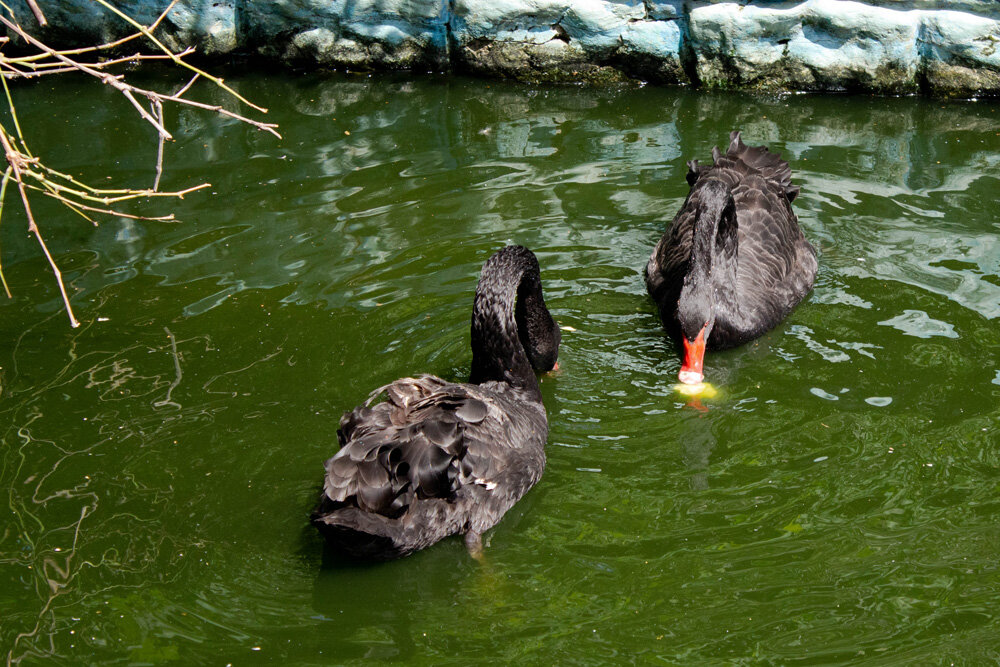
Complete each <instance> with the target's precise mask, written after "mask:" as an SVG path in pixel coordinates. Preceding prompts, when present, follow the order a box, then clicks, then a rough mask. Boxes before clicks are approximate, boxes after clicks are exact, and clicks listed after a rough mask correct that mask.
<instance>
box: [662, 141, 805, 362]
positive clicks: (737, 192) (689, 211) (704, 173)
mask: <svg viewBox="0 0 1000 667" xmlns="http://www.w3.org/2000/svg"><path fill="white" fill-rule="evenodd" d="M730 136H731V141H730V145H729V148H728V150H727V151H726V153H725V154H721V153H720V152H719V150H718V149H717V148H716V149H713V151H712V157H713V164H712V165H705V166H701V165H699V164H698V161H697V160H692V161H691V162H689V163H688V167H689V171H688V175H687V180H688V183H689V184H690V185H691V190H690V192H689V193H688V197H687V199H686V200H685V202H684V205H683V206H682V207H681V210H680V211H679V212H678V214H677V216H676V217H675V218H674V221H673V223H672V224H671V226H670V228H669V229H668V230H667V232H666V233H665V234H664V235H663V237H662V238H661V239H660V242H659V243H658V244H657V246H656V248H655V249H654V251H653V255H652V256H651V257H650V261H649V264H648V266H647V268H646V282H647V286H648V288H649V291H650V294H652V296H653V298H654V299H655V300H656V301H657V303H658V304H659V305H660V307H661V312H663V313H664V315H665V316H664V321H665V323H668V324H670V322H668V320H671V319H672V317H671V316H672V309H673V308H676V305H677V301H678V298H679V297H680V293H681V289H682V286H683V283H684V278H685V276H686V275H687V273H688V269H689V266H690V259H691V252H692V247H693V236H694V229H695V225H696V223H697V221H698V214H697V212H698V210H699V201H700V199H701V198H702V197H704V196H708V195H707V194H706V192H707V191H708V189H709V187H710V185H709V184H710V182H713V181H716V182H719V181H721V182H722V183H724V184H725V185H726V186H728V188H729V189H730V192H731V193H732V196H733V201H734V203H735V212H736V222H737V239H738V246H737V248H738V250H737V255H736V281H735V284H726V285H720V286H719V288H720V289H721V290H722V291H723V292H725V294H724V298H726V299H728V300H730V302H731V303H738V305H739V309H738V311H737V310H736V309H731V310H729V311H720V313H719V317H720V319H719V320H718V321H717V323H716V327H715V329H714V331H715V340H713V341H710V345H711V346H712V347H715V348H721V347H729V346H731V345H735V344H739V343H742V342H745V341H746V340H750V339H752V338H755V337H756V336H759V335H760V334H762V333H764V332H765V331H767V330H768V329H770V328H772V327H773V326H775V325H776V324H777V323H778V322H779V321H780V320H781V319H782V318H783V317H784V316H785V315H787V314H788V312H789V311H791V310H792V309H793V308H794V307H795V305H796V304H798V302H799V301H801V300H802V298H803V297H804V296H805V295H806V294H807V293H808V292H809V289H810V288H811V287H812V284H813V280H814V279H815V275H816V269H817V262H816V252H815V250H814V249H813V247H812V245H810V244H809V242H808V241H807V240H806V238H805V236H804V235H803V234H802V230H801V228H800V227H799V224H798V220H797V218H796V216H795V213H794V212H793V210H792V206H791V203H792V201H793V200H794V199H795V197H796V196H797V195H798V193H799V188H798V186H794V185H792V183H791V179H792V171H791V168H790V167H789V165H788V163H787V162H786V161H784V160H782V159H781V157H780V156H779V155H777V154H775V153H771V152H770V151H769V150H768V149H767V148H766V147H765V146H747V145H746V144H744V143H743V141H742V139H741V137H740V133H739V132H733V133H732V134H731V135H730Z"/></svg>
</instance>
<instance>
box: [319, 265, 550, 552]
mask: <svg viewBox="0 0 1000 667" xmlns="http://www.w3.org/2000/svg"><path fill="white" fill-rule="evenodd" d="M560 338H561V332H560V331H559V327H558V326H557V325H556V322H555V320H554V319H552V316H551V315H550V314H549V311H548V309H547V308H546V307H545V300H544V298H542V283H541V276H540V274H539V267H538V260H537V259H536V258H535V255H534V253H532V252H531V251H530V250H528V249H527V248H523V247H521V246H507V247H506V248H503V249H501V250H500V251H498V252H497V253H496V254H494V255H493V256H492V257H490V258H489V259H488V260H487V261H486V264H485V265H484V266H483V270H482V274H481V276H480V279H479V285H478V286H477V287H476V296H475V300H474V302H473V306H472V374H471V377H470V378H469V382H468V383H459V382H448V381H446V380H442V379H441V378H439V377H435V376H433V375H424V376H421V377H419V378H403V379H401V380H396V381H395V382H393V383H391V384H388V385H386V386H384V387H380V388H378V389H376V390H375V391H374V392H372V394H371V396H370V397H369V398H368V401H367V402H366V403H365V404H364V405H361V406H358V407H357V408H355V409H354V410H353V411H351V412H348V413H345V414H344V416H343V417H342V418H341V420H340V429H339V430H338V431H337V437H338V439H339V441H340V450H339V451H338V452H337V453H336V454H335V455H334V456H333V457H332V458H330V459H329V460H328V461H327V462H326V478H325V480H324V484H323V492H322V494H321V495H320V500H319V504H318V505H317V506H316V509H315V510H314V511H313V513H312V523H313V525H314V526H316V528H318V529H319V531H320V532H321V533H322V534H323V535H324V536H325V537H326V538H327V542H328V543H329V544H330V545H331V546H332V547H333V548H334V549H335V550H337V551H340V552H342V553H345V554H347V555H349V556H353V557H356V558H367V559H375V560H386V559H390V558H398V557H400V556H406V555H407V554H409V553H412V552H413V551H416V550H418V549H422V548H424V547H426V546H429V545H431V544H434V543H435V542H437V541H438V540H441V539H442V538H445V537H447V536H449V535H456V534H458V535H464V536H465V543H466V546H467V547H468V548H469V551H470V553H472V554H473V555H474V556H479V555H480V554H481V553H482V542H481V535H482V534H483V532H485V531H486V530H488V529H490V528H491V527H493V526H494V525H495V524H496V523H497V522H498V521H500V518H501V517H502V516H503V515H504V513H505V512H506V511H507V510H509V509H510V508H511V507H512V506H513V505H514V503H516V502H517V501H518V500H519V499H520V498H521V496H523V495H524V494H525V492H527V491H528V489H530V488H531V487H532V486H534V485H535V483H536V482H537V481H538V480H539V478H540V477H541V476H542V470H543V469H544V468H545V440H546V438H547V437H548V420H547V418H546V415H545V406H544V405H542V394H541V391H540V390H539V386H538V378H537V377H535V371H536V370H537V371H548V370H552V369H553V368H554V367H557V364H556V357H557V356H558V354H559V342H560ZM382 394H385V395H386V399H387V400H385V401H383V402H381V403H375V401H376V400H377V399H378V397H379V396H381V395H382Z"/></svg>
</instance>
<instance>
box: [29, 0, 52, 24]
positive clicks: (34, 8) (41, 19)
mask: <svg viewBox="0 0 1000 667" xmlns="http://www.w3.org/2000/svg"><path fill="white" fill-rule="evenodd" d="M28 7H30V8H31V13H32V14H34V15H35V20H36V21H38V25H42V26H44V25H48V24H49V22H48V21H46V20H45V14H43V13H42V9H41V7H39V6H38V4H37V3H36V2H35V0H28Z"/></svg>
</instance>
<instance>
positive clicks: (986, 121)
mask: <svg viewBox="0 0 1000 667" xmlns="http://www.w3.org/2000/svg"><path fill="white" fill-rule="evenodd" d="M227 80H229V81H230V82H235V84H236V85H237V86H238V87H239V88H240V90H241V91H242V92H243V93H245V94H248V95H249V96H250V97H252V98H253V99H254V100H255V101H257V102H259V103H261V104H263V105H265V106H268V107H270V108H271V113H270V114H269V119H270V120H274V121H275V122H278V123H280V125H281V131H282V133H283V134H284V139H283V140H281V141H279V140H276V139H275V138H273V137H271V136H270V135H266V134H260V133H257V132H255V131H253V130H252V129H249V128H246V127H243V126H240V125H238V124H235V123H232V122H229V121H226V120H222V119H218V118H214V117H210V116H206V115H203V114H201V113H193V112H188V111H179V110H175V111H174V112H173V117H172V118H171V119H170V122H172V123H173V127H175V128H176V130H177V131H176V135H177V138H178V139H177V141H176V142H174V143H173V144H171V145H169V146H168V149H167V157H166V169H167V173H166V178H165V183H164V186H165V187H168V188H182V187H187V186H190V185H193V184H196V183H199V182H202V181H208V182H210V183H211V184H212V188H211V189H210V190H207V191H205V192H203V193H199V194H194V195H190V196H189V197H187V198H186V199H185V200H183V201H180V202H174V203H168V202H159V203H156V204H150V205H139V204H137V205H135V206H133V207H132V208H131V209H130V210H132V211H133V212H136V213H143V214H146V215H161V214H164V213H167V212H169V211H173V212H174V213H175V214H176V215H177V217H178V219H179V222H176V223H143V222H139V223H137V222H133V221H129V220H126V219H111V220H105V221H103V222H102V224H101V225H100V226H99V227H96V228H95V227H92V226H89V225H88V224H87V223H86V222H85V221H82V220H80V219H78V218H71V217H69V216H68V215H67V214H65V213H64V212H63V211H62V210H60V209H59V208H57V207H55V206H52V205H47V204H44V203H41V202H39V203H38V205H37V211H36V213H37V214H38V215H39V218H40V220H42V221H43V222H42V225H43V231H44V232H45V233H46V234H47V235H48V237H49V239H50V243H51V246H52V248H53V250H54V252H55V253H56V256H57V258H58V261H59V262H60V264H61V266H62V268H63V269H64V272H65V275H66V277H67V280H68V282H69V285H70V286H71V289H72V292H73V304H74V306H75V308H76V312H77V316H78V317H79V318H80V319H81V320H82V321H83V326H81V327H80V328H79V329H77V330H73V329H71V328H70V327H69V326H68V322H67V318H66V316H65V314H64V313H63V312H62V311H61V302H60V300H59V298H58V293H57V292H56V288H55V285H54V283H53V281H52V279H51V275H50V273H49V272H48V269H47V265H46V264H45V262H44V260H43V259H42V258H41V256H40V253H39V251H38V249H37V248H36V247H35V246H34V245H33V242H32V241H31V239H30V238H29V237H28V236H27V235H26V233H25V231H24V223H23V220H21V219H20V218H19V217H18V214H17V212H15V210H14V209H15V208H16V207H10V209H8V210H6V211H5V213H4V219H3V224H2V227H0V247H2V249H3V255H2V259H3V263H4V269H5V272H6V276H7V279H8V281H9V282H10V284H11V287H12V289H13V290H14V297H15V298H14V299H13V300H10V301H7V300H3V301H0V433H2V438H3V439H2V449H0V488H3V489H4V490H5V492H4V496H5V498H6V502H5V503H4V505H5V506H4V508H3V519H2V521H0V608H2V609H3V620H2V621H0V648H2V650H3V656H4V657H5V658H6V659H7V661H8V662H11V663H15V664H67V665H69V664H73V665H76V664H87V663H89V664H119V663H129V664H165V663H171V662H176V663H178V664H220V665H224V664H229V663H231V664H233V665H242V664H261V663H270V664H303V665H306V664H315V665H325V664H342V663H356V662H357V663H360V662H371V661H383V660H384V661H390V660H397V661H404V660H405V661H411V662H415V663H418V664H432V663H433V664H469V663H472V662H483V661H495V662H499V663H513V662H515V661H516V662H525V661H528V662H529V663H532V664H552V663H554V662H563V663H569V662H572V663H576V664H607V663H610V662H633V663H641V664H703V663H705V662H737V663H756V662H772V663H781V664H789V663H794V664H830V663H868V664H912V663H914V662H927V663H933V664H937V663H942V662H945V661H955V662H958V663H966V664H968V663H977V662H980V663H981V662H994V661H997V660H998V659H1000V641H998V640H997V637H998V636H1000V618H998V611H997V610H998V609H1000V604H998V603H1000V590H998V589H1000V573H998V566H997V562H998V560H1000V481H998V480H1000V476H998V471H1000V470H998V469H1000V455H998V452H997V440H998V438H997V435H998V426H1000V424H998V419H1000V410H998V407H997V406H998V399H1000V352H998V350H1000V327H998V321H997V320H998V318H1000V241H998V238H1000V236H998V225H997V219H996V196H997V192H998V191H1000V190H998V185H1000V132H998V131H997V128H998V127H1000V114H998V112H997V108H998V106H1000V105H998V104H996V103H994V102H979V103H970V102H935V101H927V100H918V99H881V98H864V97H847V96H843V97H839V96H806V95H800V96H791V97H765V98H758V97H747V96H736V95H721V94H710V93H705V92H691V91H683V90H664V89H657V88H651V87H647V88H640V89H622V90H592V89H579V88H535V87H526V86H518V85H508V84H497V83H489V82H481V81H468V80H462V79H422V80H415V81H414V80H406V79H395V78H390V77H381V78H364V77H340V78H319V77H313V76H301V77H298V78H292V77H289V76H286V75H276V76H254V77H251V76H243V77H230V78H229V79H227ZM15 93H16V95H17V98H16V99H17V100H18V101H19V105H20V106H19V110H20V113H21V114H22V117H23V118H31V119H32V121H31V123H32V130H31V131H32V133H33V134H32V135H29V136H31V137H33V138H32V147H33V149H34V150H35V151H36V152H37V153H39V154H42V155H44V156H47V157H48V159H49V160H50V161H51V162H52V163H53V165H54V166H56V165H58V166H59V168H60V169H61V170H63V171H67V172H70V173H73V174H74V175H83V176H85V177H87V178H89V179H90V180H91V181H101V182H109V183H115V184H133V185H146V184H148V183H151V182H152V178H153V166H154V162H155V154H156V145H155V141H154V138H153V137H152V134H151V132H150V131H149V130H148V129H147V127H145V126H144V125H143V124H142V123H141V121H139V120H137V119H136V118H134V117H133V116H134V114H132V113H131V112H130V108H129V107H128V106H127V105H126V104H124V103H122V102H121V101H120V100H118V99H116V98H115V97H114V96H113V95H111V94H110V93H106V92H103V91H101V90H98V89H97V88H95V87H93V86H91V85H89V84H86V83H81V82H73V81H62V82H46V83H41V84H37V85H34V86H31V87H26V88H24V89H21V90H17V91H15ZM203 94H204V95H206V96H207V97H211V92H210V91H207V90H206V91H204V92H203ZM52 109H73V110H74V111H77V112H79V115H78V116H70V117H69V118H64V117H58V118H52V117H51V110H52ZM733 128H740V129H742V130H743V132H744V138H745V139H746V141H747V142H748V143H751V144H756V143H766V144H768V145H769V146H770V147H771V148H772V149H773V150H776V151H779V152H781V153H782V154H783V155H784V156H785V157H786V158H787V159H789V160H790V161H791V163H792V166H793V170H794V174H795V182H796V183H798V184H799V185H801V186H802V194H801V195H800V197H799V198H798V199H797V200H796V202H795V206H796V210H797V212H798V214H799V217H800V221H801V224H802V226H803V228H804V230H805V232H806V235H807V236H808V237H809V238H810V239H811V240H812V241H813V243H814V244H815V246H816V247H817V250H818V252H819V257H820V272H819V276H818V278H817V282H816V288H815V290H814V291H813V293H812V294H811V296H810V297H809V298H808V299H807V301H805V302H804V303H803V304H802V305H801V306H800V307H799V308H798V309H797V310H796V311H794V312H793V313H792V315H791V316H790V317H789V318H788V320H787V321H786V322H785V323H784V324H783V325H782V326H780V327H779V328H778V329H776V330H775V331H773V332H771V333H770V334H768V335H766V336H765V337H763V338H762V339H760V340H759V341H757V342H755V343H754V344H752V345H748V346H745V347H743V348H740V349H737V350H734V351H730V352H726V353H721V354H715V355H712V356H710V357H709V358H708V361H707V365H706V369H707V374H708V378H709V380H711V381H712V382H713V383H714V384H715V385H716V387H718V388H719V389H720V390H721V391H720V394H719V396H718V397H716V398H715V399H712V400H706V401H704V402H703V403H701V404H700V405H689V404H688V403H687V402H686V401H685V400H683V399H682V398H680V397H678V396H677V395H675V394H674V393H673V392H672V390H671V385H672V384H673V383H674V381H675V378H676V373H677V370H678V367H679V359H678V355H677V351H676V350H675V349H674V348H673V346H672V345H671V344H670V343H669V342H668V341H667V340H666V339H665V337H664V335H663V333H662V331H661V328H660V324H659V321H658V319H657V316H656V313H655V309H654V307H653V305H652V304H651V302H650V300H649V299H648V297H647V296H646V294H645V291H644V287H643V284H642V279H641V274H640V271H641V268H642V266H643V265H644V264H645V262H646V259H647V257H648V256H649V253H650V251H651V249H652V246H653V244H654V243H655V242H656V240H657V239H658V237H659V235H660V234H661V233H662V230H663V229H664V226H665V225H666V224H667V223H668V222H669V220H670V218H672V216H673V214H674V213H675V212H676V210H677V208H678V207H679V206H680V204H681V202H682V201H683V198H684V196H685V194H686V191H687V184H686V182H685V180H684V174H685V171H686V167H685V166H684V163H685V161H686V160H688V159H692V158H698V159H701V160H707V159H708V158H709V155H710V150H711V147H712V146H713V145H715V144H722V145H724V144H725V142H726V141H727V140H728V133H729V130H730V129H733ZM106 177H107V178H106ZM109 179H110V180H109ZM505 243H521V244H524V245H527V246H529V247H530V248H532V249H533V250H535V251H536V253H537V254H538V256H539V259H540V262H541V265H542V279H543V284H544V288H545V293H546V298H547V300H548V303H549V305H550V307H551V308H552V310H553V312H554V313H555V315H556V317H557V319H558V320H559V321H560V322H561V324H562V325H564V326H566V327H571V328H572V329H573V330H572V331H566V332H564V336H563V348H562V351H561V354H560V366H561V367H562V369H563V370H562V371H561V372H560V373H558V374H556V375H554V376H547V377H545V378H544V380H543V382H542V390H543V393H544V396H545V403H546V406H547V408H548V412H549V419H550V423H551V433H550V436H549V444H548V449H547V451H548V459H549V461H548V467H547V469H546V472H545V476H544V477H543V479H542V481H541V482H540V483H539V485H538V486H537V487H536V488H535V489H534V490H533V491H531V492H530V493H529V494H528V495H527V496H526V497H525V498H524V499H523V500H522V501H521V502H520V503H519V504H518V505H517V506H516V507H515V509H514V510H512V511H511V512H510V513H509V514H508V516H507V517H506V518H505V519H504V520H503V522H502V523H501V524H500V525H499V526H498V527H497V528H496V529H495V530H494V531H492V532H491V533H490V534H489V538H488V539H489V547H488V549H487V562H486V563H485V564H482V565H481V564H479V563H476V562H475V561H473V560H472V559H470V558H469V557H468V556H467V554H466V553H465V549H464V546H463V544H462V542H461V540H459V539H453V540H448V541H445V542H443V543H441V544H439V545H437V546H435V547H433V548H430V549H428V550H426V551H424V552H421V553H418V554H416V555H414V556H412V557H410V558H407V559H405V560H402V561H398V562H394V563H389V564H382V565H377V566H345V565H343V564H338V563H335V562H333V561H332V560H331V559H330V558H329V557H328V555H325V554H324V549H323V544H322V542H321V540H320V539H319V537H318V536H317V535H316V534H314V531H313V530H312V529H311V528H310V527H309V526H308V524H307V516H308V512H309V510H310V509H311V506H312V504H313V502H314V500H315V497H316V493H317V488H318V485H319V483H320V479H321V476H322V472H323V469H322V461H323V460H324V459H325V458H326V457H328V456H330V455H331V454H332V453H333V451H334V450H335V447H336V435H335V431H336V425H337V420H338V418H339V416H340V414H341V413H342V412H343V411H344V410H346V409H349V408H351V407H353V406H354V405H356V404H357V403H359V402H361V401H362V400H363V399H364V398H365V397H366V396H367V394H368V392H369V391H370V390H371V389H372V388H374V387H376V386H379V385H381V384H384V383H386V382H389V381H391V380H393V379H395V378H397V377H400V376H404V375H410V374H414V373H421V372H431V373H436V374H438V375H441V376H443V377H446V378H450V379H464V378H465V377H466V376H467V374H468V371H469V364H470V353H469V349H468V345H469V341H468V338H469V333H468V322H469V313H470V308H471V302H472V293H473V289H474V286H475V280H476V277H477V275H478V271H479V267H480V266H481V265H482V262H483V261H485V259H486V258H487V257H488V256H489V255H490V254H491V253H492V252H493V251H494V250H496V249H497V248H498V247H500V246H502V245H503V244H505Z"/></svg>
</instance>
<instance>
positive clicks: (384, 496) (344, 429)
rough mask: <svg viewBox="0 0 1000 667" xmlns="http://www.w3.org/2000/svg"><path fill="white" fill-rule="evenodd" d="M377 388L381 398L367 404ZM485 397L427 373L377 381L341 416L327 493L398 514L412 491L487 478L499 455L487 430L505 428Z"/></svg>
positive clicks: (422, 493) (433, 491)
mask: <svg viewBox="0 0 1000 667" xmlns="http://www.w3.org/2000/svg"><path fill="white" fill-rule="evenodd" d="M383 391H384V393H385V394H386V396H387V400H386V401H384V402H382V403H378V404H376V405H374V406H371V403H372V401H373V400H374V399H375V398H377V396H378V394H381V393H382V392H383ZM490 403H491V401H490V400H489V397H488V396H486V395H485V394H483V393H482V392H478V391H476V388H475V387H473V386H471V385H463V384H456V383H448V382H445V381H443V380H441V379H440V378H436V377H433V376H424V377H421V378H404V379H401V380H397V381H396V382H393V383H392V384H390V385H387V386H385V387H383V388H381V389H380V390H378V391H377V393H376V394H374V395H373V397H372V398H370V399H369V401H368V403H367V404H365V405H363V406H359V407H358V408H356V409H355V410H354V411H353V412H349V413H347V414H345V415H344V417H343V419H342V420H341V426H340V430H339V431H338V435H339V437H340V440H341V449H340V451H338V452H337V454H336V455H334V456H333V457H332V458H331V459H329V460H328V461H327V462H326V481H325V483H324V493H325V496H326V498H327V499H329V501H332V502H333V503H335V504H337V505H339V504H344V505H356V506H357V507H359V508H360V509H362V510H364V511H368V512H374V513H377V514H382V515H385V516H389V517H396V516H399V515H400V514H402V513H403V512H405V511H406V509H407V507H409V506H410V504H411V503H413V502H414V501H416V500H418V499H424V498H443V499H453V498H454V497H455V494H456V493H457V492H458V490H459V488H460V486H461V485H462V484H463V483H466V482H472V483H482V484H484V485H488V484H490V480H491V479H493V478H494V477H495V476H496V474H497V470H496V468H497V465H498V462H502V461H500V459H498V458H497V455H496V449H497V444H498V443H496V442H492V443H491V442H490V435H491V434H492V435H493V437H496V438H500V437H502V436H504V435H505V433H504V431H505V429H507V428H508V426H507V425H506V424H505V423H504V421H505V420H504V419H503V414H502V413H501V412H500V411H499V410H498V409H497V408H496V406H494V405H491V404H490ZM491 444H492V445H493V447H492V448H491V447H490V446H489V445H491ZM494 483H495V482H494Z"/></svg>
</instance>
